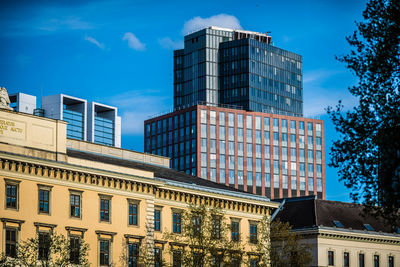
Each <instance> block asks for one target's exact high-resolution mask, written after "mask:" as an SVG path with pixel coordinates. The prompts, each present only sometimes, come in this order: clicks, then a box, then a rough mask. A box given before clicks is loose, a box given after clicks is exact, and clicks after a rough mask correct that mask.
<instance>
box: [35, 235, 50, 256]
mask: <svg viewBox="0 0 400 267" xmlns="http://www.w3.org/2000/svg"><path fill="white" fill-rule="evenodd" d="M38 247H39V249H38V250H39V260H47V259H48V258H49V251H50V234H49V233H48V232H39V244H38Z"/></svg>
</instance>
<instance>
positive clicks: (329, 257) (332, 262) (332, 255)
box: [328, 250, 335, 266]
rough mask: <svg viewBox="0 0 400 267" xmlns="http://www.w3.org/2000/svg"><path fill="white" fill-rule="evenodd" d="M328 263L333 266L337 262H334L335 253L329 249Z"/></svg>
mask: <svg viewBox="0 0 400 267" xmlns="http://www.w3.org/2000/svg"><path fill="white" fill-rule="evenodd" d="M328 265H329V266H333V265H335V262H334V254H333V251H331V250H330V251H328Z"/></svg>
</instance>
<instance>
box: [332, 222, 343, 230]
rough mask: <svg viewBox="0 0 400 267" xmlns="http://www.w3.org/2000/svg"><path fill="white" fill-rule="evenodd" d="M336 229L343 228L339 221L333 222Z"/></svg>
mask: <svg viewBox="0 0 400 267" xmlns="http://www.w3.org/2000/svg"><path fill="white" fill-rule="evenodd" d="M333 223H334V224H335V226H336V227H338V228H344V226H343V224H342V223H341V222H340V221H333Z"/></svg>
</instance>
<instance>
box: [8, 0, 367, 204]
mask: <svg viewBox="0 0 400 267" xmlns="http://www.w3.org/2000/svg"><path fill="white" fill-rule="evenodd" d="M32 2H34V3H32ZM365 4H366V2H365V1H347V0H346V1H345V0H335V1H334V0H332V1H328V0H319V1H246V2H244V1H232V0H231V1H215V0H214V1H201V2H200V1H199V2H195V1H127V0H104V1H90V0H86V1H85V0H68V1H52V0H43V1H40V0H37V1H30V0H22V1H18V0H10V1H9V0H3V1H1V3H0V28H1V31H0V59H1V60H0V86H3V87H6V88H7V90H8V91H9V93H14V92H25V93H28V94H33V95H37V96H38V97H39V99H40V96H44V95H51V94H57V93H65V94H69V95H73V96H76V97H80V98H86V99H88V100H93V101H98V102H101V103H105V104H110V105H115V106H117V107H118V108H119V113H120V115H121V116H122V122H123V129H122V133H123V136H122V146H123V147H124V148H128V149H134V150H138V151H143V120H145V119H147V118H149V117H150V116H152V115H155V114H159V113H161V112H167V111H169V110H171V108H172V103H173V102H172V89H173V87H172V83H173V64H172V63H173V50H174V49H177V48H181V47H182V46H183V36H184V35H185V34H186V33H187V32H189V31H193V30H197V29H200V28H202V27H204V26H208V25H211V24H213V25H217V26H224V27H234V28H242V29H246V30H253V31H259V32H266V31H269V32H271V33H270V34H271V35H272V41H273V43H274V45H276V46H278V47H280V48H283V49H287V50H290V51H293V52H296V53H298V54H300V55H302V56H303V75H304V76H303V81H304V84H303V87H304V113H305V116H306V117H312V118H320V119H323V120H324V121H325V143H326V146H325V148H326V163H328V161H329V153H328V152H329V147H330V145H331V143H332V140H333V139H335V138H337V135H336V133H335V130H334V126H333V125H332V123H331V121H330V120H329V118H328V117H327V116H326V111H325V108H326V107H327V106H328V105H336V103H337V101H338V100H339V99H341V100H342V101H343V103H344V105H345V107H347V108H351V106H353V105H354V104H355V103H356V102H357V101H356V99H354V98H353V97H351V95H350V94H349V93H348V91H347V87H348V86H349V85H352V84H354V83H355V82H356V78H355V77H354V75H352V73H350V72H349V71H348V70H347V69H346V68H345V67H344V65H343V64H342V63H340V62H338V61H336V60H335V55H343V54H346V53H348V52H349V49H350V47H349V46H348V44H347V43H346V41H345V36H348V35H350V34H352V32H353V31H354V30H355V24H354V21H355V20H361V18H362V16H361V14H362V11H363V10H364V8H365ZM326 191H327V199H331V200H342V201H348V200H349V191H348V190H347V189H346V188H345V187H344V186H343V184H342V183H340V182H338V178H337V174H336V171H335V170H334V169H331V168H329V167H328V166H327V169H326Z"/></svg>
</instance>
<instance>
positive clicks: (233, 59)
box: [174, 27, 303, 116]
mask: <svg viewBox="0 0 400 267" xmlns="http://www.w3.org/2000/svg"><path fill="white" fill-rule="evenodd" d="M302 91H303V88H302V57H301V56H300V55H297V54H295V53H293V52H289V51H286V50H283V49H280V48H278V47H275V46H272V45H271V36H269V35H267V34H263V33H258V32H251V31H243V30H231V29H224V28H218V27H209V28H206V29H203V30H200V31H198V32H194V33H192V34H189V35H187V36H185V46H184V49H181V50H176V51H174V108H175V109H177V108H186V107H190V106H193V105H196V104H206V105H221V104H223V105H226V106H231V107H237V108H240V109H244V110H248V111H257V112H267V113H275V114H281V115H289V116H302V115H303V96H302Z"/></svg>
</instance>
